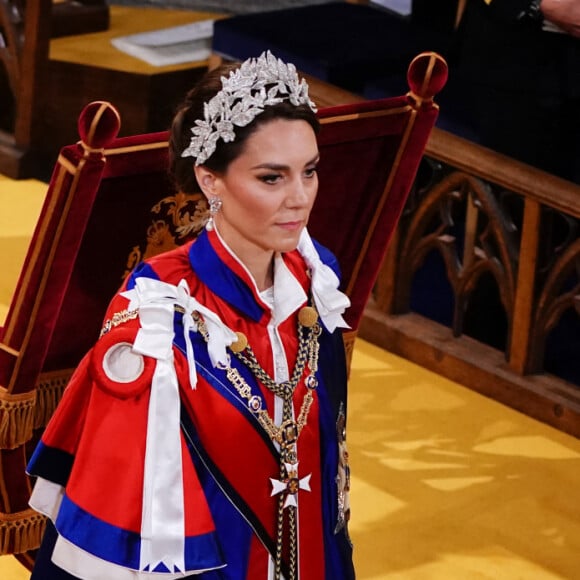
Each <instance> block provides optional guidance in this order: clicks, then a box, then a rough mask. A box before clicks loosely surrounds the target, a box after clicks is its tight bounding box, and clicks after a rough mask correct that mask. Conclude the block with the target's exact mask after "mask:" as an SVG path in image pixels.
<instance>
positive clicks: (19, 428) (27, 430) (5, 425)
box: [0, 387, 36, 449]
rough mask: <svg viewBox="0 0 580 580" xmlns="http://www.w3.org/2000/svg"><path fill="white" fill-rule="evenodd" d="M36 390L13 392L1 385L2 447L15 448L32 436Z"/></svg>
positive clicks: (0, 438) (0, 443) (0, 426)
mask: <svg viewBox="0 0 580 580" xmlns="http://www.w3.org/2000/svg"><path fill="white" fill-rule="evenodd" d="M35 403H36V392H35V391H30V392H28V393H20V394H16V395H15V394H12V393H9V392H8V390H7V389H5V388H4V387H0V449H14V448H15V447H18V446H19V445H22V444H23V443H26V442H27V441H28V440H29V439H30V438H31V437H32V429H33V427H34V406H35Z"/></svg>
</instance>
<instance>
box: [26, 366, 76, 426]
mask: <svg viewBox="0 0 580 580" xmlns="http://www.w3.org/2000/svg"><path fill="white" fill-rule="evenodd" d="M73 371H74V369H65V370H61V371H54V372H50V373H43V374H41V375H40V377H39V379H38V383H37V385H36V409H35V414H34V428H35V429H39V428H41V427H46V425H47V424H48V422H49V420H50V418H51V417H52V414H53V413H54V411H55V410H56V407H57V405H58V403H59V402H60V400H61V398H62V394H63V393H64V389H65V387H66V385H67V384H68V382H69V380H70V377H71V375H72V374H73Z"/></svg>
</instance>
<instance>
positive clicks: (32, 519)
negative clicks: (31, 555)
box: [0, 509, 46, 556]
mask: <svg viewBox="0 0 580 580" xmlns="http://www.w3.org/2000/svg"><path fill="white" fill-rule="evenodd" d="M45 526H46V517H45V516H43V515H42V514H39V513H38V512H35V511H34V510H33V509H27V510H24V511H22V512H16V513H13V514H5V513H2V512H0V555H2V556H5V555H8V554H20V553H22V552H27V551H28V550H36V549H37V548H38V547H39V546H40V542H41V540H42V535H43V534H44V528H45Z"/></svg>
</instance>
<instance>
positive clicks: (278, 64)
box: [181, 51, 316, 165]
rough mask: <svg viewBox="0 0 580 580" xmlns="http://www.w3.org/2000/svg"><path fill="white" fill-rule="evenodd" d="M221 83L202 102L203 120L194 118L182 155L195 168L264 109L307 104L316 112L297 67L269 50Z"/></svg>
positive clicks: (246, 63)
mask: <svg viewBox="0 0 580 580" xmlns="http://www.w3.org/2000/svg"><path fill="white" fill-rule="evenodd" d="M221 81H222V88H221V90H220V91H219V92H218V93H217V94H216V95H215V96H214V97H212V98H211V99H210V100H209V101H208V102H207V103H204V111H203V113H204V119H203V120H201V119H196V121H195V126H194V127H192V128H191V131H192V133H193V137H192V138H191V142H190V144H189V147H187V149H185V150H184V151H183V153H182V154H181V157H195V164H196V165H201V164H202V163H205V162H206V161H207V160H208V159H209V158H210V157H211V155H212V154H213V152H214V151H215V149H216V145H217V142H218V141H219V139H222V141H224V143H229V142H231V141H234V140H235V138H236V134H235V132H234V127H245V126H246V125H249V124H250V123H251V122H252V121H253V120H254V119H255V118H256V117H257V116H258V115H260V114H261V113H263V112H264V108H265V107H268V106H272V105H277V104H278V103H282V102H283V101H289V102H290V103H292V104H293V105H294V106H296V107H297V106H299V105H308V106H309V107H310V108H311V109H312V111H314V112H316V105H315V104H314V103H313V102H312V101H311V100H310V97H309V96H308V84H307V83H306V81H305V80H304V79H299V78H298V74H297V73H296V67H295V66H294V65H293V64H291V63H288V64H286V63H285V62H283V61H282V60H280V59H279V58H276V57H275V56H274V55H273V54H272V53H271V52H270V51H267V52H263V53H262V54H261V55H260V56H259V57H258V58H250V59H248V60H246V61H244V62H243V63H242V64H241V65H240V67H239V68H238V69H236V70H235V71H232V72H231V73H230V75H229V77H227V78H226V77H222V79H221ZM268 87H269V88H268Z"/></svg>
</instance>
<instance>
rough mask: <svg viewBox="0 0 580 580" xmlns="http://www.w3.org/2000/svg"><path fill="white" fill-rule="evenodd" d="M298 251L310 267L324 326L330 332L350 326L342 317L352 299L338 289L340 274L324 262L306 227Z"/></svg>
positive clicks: (314, 292)
mask: <svg viewBox="0 0 580 580" xmlns="http://www.w3.org/2000/svg"><path fill="white" fill-rule="evenodd" d="M298 251H299V252H300V254H301V256H302V257H303V258H304V260H305V262H306V265H307V266H308V267H309V268H310V271H311V274H312V297H313V299H314V304H315V305H316V309H317V310H318V314H319V316H320V318H321V319H322V322H323V323H324V326H326V328H327V329H328V331H329V332H334V330H335V329H336V328H338V327H340V328H350V326H349V325H348V324H347V323H346V321H345V320H344V318H343V317H342V314H343V312H344V311H345V310H346V309H347V308H348V307H349V306H350V300H349V299H348V296H347V295H346V294H344V293H343V292H341V291H340V290H339V289H338V286H339V284H340V280H339V279H338V276H337V275H336V274H335V273H334V272H333V271H332V268H330V267H329V266H327V265H326V264H324V263H323V262H322V260H321V259H320V256H319V255H318V252H317V251H316V248H315V247H314V243H313V242H312V239H311V238H310V235H309V234H308V232H307V231H306V228H304V229H303V230H302V234H301V235H300V240H299V242H298Z"/></svg>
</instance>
